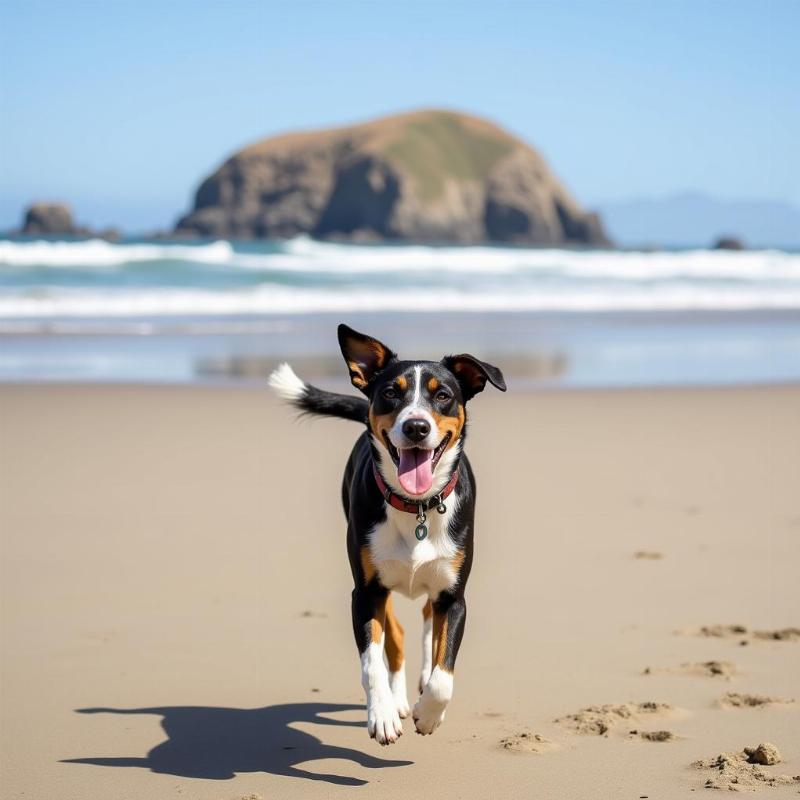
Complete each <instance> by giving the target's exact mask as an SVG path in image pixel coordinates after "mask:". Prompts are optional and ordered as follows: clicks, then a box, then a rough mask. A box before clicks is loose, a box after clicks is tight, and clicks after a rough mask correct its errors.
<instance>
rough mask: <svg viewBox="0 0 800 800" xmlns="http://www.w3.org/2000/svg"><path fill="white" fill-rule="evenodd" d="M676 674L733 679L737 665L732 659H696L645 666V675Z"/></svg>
mask: <svg viewBox="0 0 800 800" xmlns="http://www.w3.org/2000/svg"><path fill="white" fill-rule="evenodd" d="M657 672H658V673H669V674H674V675H699V676H701V677H703V678H723V679H724V680H726V681H729V680H731V678H733V676H734V675H736V673H737V669H736V665H735V664H732V663H731V662H730V661H694V662H687V663H684V664H681V665H680V666H679V667H645V669H644V670H643V674H644V675H653V674H655V673H657Z"/></svg>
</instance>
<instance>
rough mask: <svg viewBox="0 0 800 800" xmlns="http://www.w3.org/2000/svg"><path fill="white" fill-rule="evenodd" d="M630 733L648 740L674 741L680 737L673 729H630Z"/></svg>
mask: <svg viewBox="0 0 800 800" xmlns="http://www.w3.org/2000/svg"><path fill="white" fill-rule="evenodd" d="M630 735H631V736H638V737H639V738H640V739H644V741H646V742H674V741H675V739H677V738H678V737H677V736H676V735H675V734H674V733H673V732H672V731H630Z"/></svg>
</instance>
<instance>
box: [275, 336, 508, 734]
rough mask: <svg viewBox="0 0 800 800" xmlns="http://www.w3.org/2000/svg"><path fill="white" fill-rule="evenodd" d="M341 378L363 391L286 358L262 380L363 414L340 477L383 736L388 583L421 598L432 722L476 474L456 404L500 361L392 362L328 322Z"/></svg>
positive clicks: (465, 572) (449, 645) (425, 694)
mask: <svg viewBox="0 0 800 800" xmlns="http://www.w3.org/2000/svg"><path fill="white" fill-rule="evenodd" d="M338 337H339V346H340V348H341V351H342V355H343V356H344V360H345V363H346V365H347V368H348V370H349V373H350V380H351V382H352V384H353V386H355V388H356V389H358V390H359V391H360V392H362V393H363V394H364V396H365V397H364V398H361V397H355V396H349V395H342V394H335V393H332V392H326V391H322V390H321V389H318V388H316V387H314V386H311V385H310V384H308V383H305V382H304V381H302V380H301V379H300V378H298V377H297V375H295V373H294V371H293V370H292V368H291V367H290V366H289V365H288V364H282V365H281V366H280V367H279V368H278V369H276V370H275V371H274V372H273V373H272V375H271V376H270V378H269V383H270V385H271V387H272V388H273V389H274V390H275V391H276V392H277V393H278V395H280V396H281V397H282V398H283V399H284V400H286V401H288V402H289V403H290V404H291V405H293V406H294V407H295V408H297V409H299V410H300V411H301V412H303V413H307V414H317V415H323V416H332V417H340V418H342V419H349V420H353V421H355V422H360V423H362V424H364V425H366V430H365V431H364V433H362V434H361V436H360V437H359V438H358V441H357V442H356V443H355V446H354V447H353V450H352V452H351V454H350V458H349V460H348V462H347V466H346V467H345V471H344V481H343V483H342V504H343V505H344V512H345V516H346V517H347V554H348V557H349V560H350V569H351V571H352V573H353V581H354V584H355V587H354V589H353V595H352V615H353V632H354V634H355V639H356V645H357V647H358V652H359V656H360V659H361V683H362V685H363V687H364V691H365V692H366V705H367V731H368V733H369V735H370V737H372V738H374V739H376V740H377V741H378V742H379V743H380V744H381V745H388V744H392V743H394V742H396V741H397V739H398V737H400V736H401V735H402V733H403V723H402V722H401V720H402V719H404V718H405V717H407V716H408V713H409V705H408V697H407V693H406V678H405V661H404V654H403V628H402V626H401V625H400V623H399V622H398V621H397V618H396V617H395V614H394V611H393V609H392V592H399V593H400V594H403V595H405V596H406V597H409V598H418V597H425V598H426V601H425V606H424V608H423V609H422V616H423V620H424V624H423V638H422V672H421V675H420V679H419V692H420V696H419V699H418V701H417V703H416V705H415V706H414V711H413V720H414V725H415V728H416V731H417V733H420V734H431V733H433V732H434V731H435V730H436V729H437V728H438V727H439V725H440V724H441V723H442V721H443V719H444V716H445V711H446V709H447V706H448V703H449V702H450V700H451V698H452V696H453V671H454V668H455V663H456V656H457V655H458V649H459V646H460V644H461V639H462V637H463V635H464V623H465V620H466V616H467V606H466V602H465V600H464V591H465V589H466V586H467V579H468V578H469V573H470V569H471V567H472V552H473V536H474V517H475V477H474V475H473V472H472V469H471V467H470V464H469V461H468V460H467V456H466V454H465V453H464V441H465V439H466V435H467V411H466V404H467V402H468V401H470V400H471V399H472V398H473V397H474V396H475V395H476V394H478V393H479V392H481V391H483V389H484V388H485V386H486V384H487V383H491V384H492V385H493V386H495V387H496V388H497V389H499V390H501V391H503V392H504V391H505V390H506V384H505V380H504V378H503V374H502V372H501V371H500V370H499V369H498V368H497V367H495V366H492V365H491V364H487V363H485V362H483V361H480V360H479V359H477V358H475V357H474V356H471V355H467V354H464V355H454V356H445V357H444V358H443V359H442V360H441V361H401V360H400V359H399V358H398V356H397V354H396V353H394V352H393V351H392V350H390V349H389V348H388V347H387V346H386V345H385V344H383V343H382V342H380V341H378V340H377V339H375V338H373V337H371V336H367V335H365V334H363V333H359V332H357V331H355V330H353V329H352V328H349V327H348V326H347V325H340V326H339V328H338Z"/></svg>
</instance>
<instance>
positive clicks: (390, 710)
mask: <svg viewBox="0 0 800 800" xmlns="http://www.w3.org/2000/svg"><path fill="white" fill-rule="evenodd" d="M367 731H368V732H369V735H370V737H371V738H372V739H375V740H376V741H377V742H378V744H382V745H387V744H394V742H396V741H397V740H398V739H399V738H400V737H401V736H402V735H403V723H402V722H401V721H400V715H399V714H398V713H397V706H396V705H395V700H394V696H393V695H392V694H391V693H390V692H386V693H383V692H382V693H381V695H380V697H376V698H375V699H374V700H370V702H369V703H368V704H367Z"/></svg>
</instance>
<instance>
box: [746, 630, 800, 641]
mask: <svg viewBox="0 0 800 800" xmlns="http://www.w3.org/2000/svg"><path fill="white" fill-rule="evenodd" d="M753 636H755V637H756V639H772V640H774V641H777V642H800V628H779V629H778V630H774V631H753Z"/></svg>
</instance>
